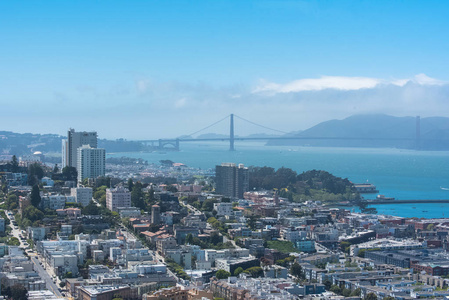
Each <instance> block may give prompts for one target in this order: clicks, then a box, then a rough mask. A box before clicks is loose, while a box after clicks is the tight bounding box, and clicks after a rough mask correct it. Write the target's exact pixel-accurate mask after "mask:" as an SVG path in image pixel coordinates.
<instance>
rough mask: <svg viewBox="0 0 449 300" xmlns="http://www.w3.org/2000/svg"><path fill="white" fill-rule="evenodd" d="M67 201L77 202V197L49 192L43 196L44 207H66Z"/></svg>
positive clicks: (42, 203)
mask: <svg viewBox="0 0 449 300" xmlns="http://www.w3.org/2000/svg"><path fill="white" fill-rule="evenodd" d="M66 202H75V197H73V196H64V195H51V194H47V195H44V196H42V197H41V203H40V205H41V207H42V208H43V209H46V208H49V209H53V210H56V209H62V208H64V207H65V203H66Z"/></svg>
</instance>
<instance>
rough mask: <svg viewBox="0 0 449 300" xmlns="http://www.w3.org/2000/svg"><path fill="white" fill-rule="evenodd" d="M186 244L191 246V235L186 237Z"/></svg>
mask: <svg viewBox="0 0 449 300" xmlns="http://www.w3.org/2000/svg"><path fill="white" fill-rule="evenodd" d="M186 244H190V245H193V235H192V234H191V233H189V234H187V236H186Z"/></svg>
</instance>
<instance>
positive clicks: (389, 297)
mask: <svg viewBox="0 0 449 300" xmlns="http://www.w3.org/2000/svg"><path fill="white" fill-rule="evenodd" d="M394 299H395V298H394V297H391V296H387V297H385V298H383V300H394Z"/></svg>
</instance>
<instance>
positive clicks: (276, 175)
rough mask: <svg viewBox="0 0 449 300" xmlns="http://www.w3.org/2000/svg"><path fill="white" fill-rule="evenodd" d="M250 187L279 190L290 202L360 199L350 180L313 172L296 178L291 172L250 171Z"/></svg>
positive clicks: (288, 170) (324, 172) (256, 169)
mask: <svg viewBox="0 0 449 300" xmlns="http://www.w3.org/2000/svg"><path fill="white" fill-rule="evenodd" d="M249 172H250V179H249V186H250V190H252V189H257V190H259V189H264V190H272V189H277V190H279V196H281V197H284V198H288V199H289V200H290V201H295V202H303V201H307V200H314V201H317V200H319V201H325V202H332V201H347V200H358V199H359V198H360V195H359V194H358V193H357V192H356V190H355V188H354V185H353V184H352V183H351V182H350V181H349V180H348V179H347V178H340V177H336V176H334V175H332V174H331V173H329V172H326V171H320V170H311V171H307V172H303V173H301V174H297V173H296V172H295V171H293V170H292V169H289V168H284V167H282V168H279V169H278V170H275V169H274V168H270V167H250V169H249Z"/></svg>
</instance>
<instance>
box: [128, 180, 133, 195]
mask: <svg viewBox="0 0 449 300" xmlns="http://www.w3.org/2000/svg"><path fill="white" fill-rule="evenodd" d="M133 187H134V182H133V179H132V178H129V179H128V190H129V191H130V192H132V191H133Z"/></svg>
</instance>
